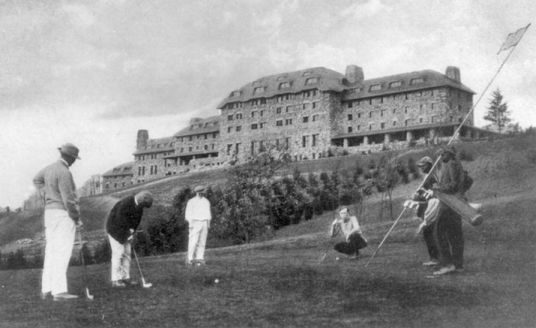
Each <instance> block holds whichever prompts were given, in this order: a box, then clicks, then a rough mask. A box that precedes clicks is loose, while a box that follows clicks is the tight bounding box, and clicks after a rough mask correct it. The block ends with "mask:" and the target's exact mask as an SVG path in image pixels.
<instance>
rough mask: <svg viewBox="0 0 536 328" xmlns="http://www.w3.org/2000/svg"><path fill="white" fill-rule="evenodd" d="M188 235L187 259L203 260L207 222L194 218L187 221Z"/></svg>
mask: <svg viewBox="0 0 536 328" xmlns="http://www.w3.org/2000/svg"><path fill="white" fill-rule="evenodd" d="M189 225H190V226H189V229H190V233H189V235H188V261H192V260H204V257H205V244H206V242H207V235H208V222H207V221H206V220H203V221H199V220H194V221H192V222H190V223H189Z"/></svg>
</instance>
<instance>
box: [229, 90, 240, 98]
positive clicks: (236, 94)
mask: <svg viewBox="0 0 536 328" xmlns="http://www.w3.org/2000/svg"><path fill="white" fill-rule="evenodd" d="M238 96H240V91H233V92H231V97H238Z"/></svg>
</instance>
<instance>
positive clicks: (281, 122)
mask: <svg viewBox="0 0 536 328" xmlns="http://www.w3.org/2000/svg"><path fill="white" fill-rule="evenodd" d="M275 126H283V120H277V121H276V122H275Z"/></svg>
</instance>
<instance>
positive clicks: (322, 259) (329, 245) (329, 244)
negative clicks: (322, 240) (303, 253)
mask: <svg viewBox="0 0 536 328" xmlns="http://www.w3.org/2000/svg"><path fill="white" fill-rule="evenodd" d="M330 249H331V240H330V241H329V243H328V248H327V249H326V252H325V253H324V256H322V258H321V259H320V262H322V261H324V259H325V258H326V256H327V255H328V252H329V250H330Z"/></svg>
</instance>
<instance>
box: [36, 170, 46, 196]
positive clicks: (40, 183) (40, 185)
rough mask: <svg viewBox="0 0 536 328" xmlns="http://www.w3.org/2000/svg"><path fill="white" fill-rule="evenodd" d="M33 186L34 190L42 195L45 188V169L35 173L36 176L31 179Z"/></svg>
mask: <svg viewBox="0 0 536 328" xmlns="http://www.w3.org/2000/svg"><path fill="white" fill-rule="evenodd" d="M33 184H34V187H35V189H36V190H37V191H38V192H39V193H40V194H41V195H42V194H43V192H44V190H42V189H44V188H45V169H42V170H41V171H39V173H37V175H36V176H35V177H34V179H33Z"/></svg>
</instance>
